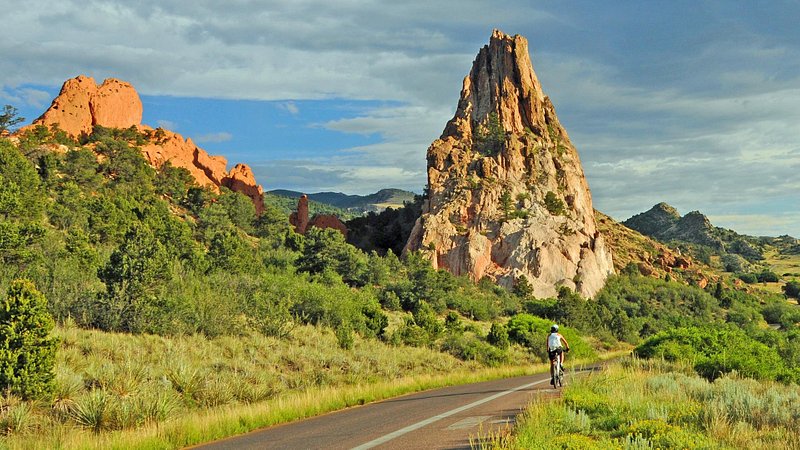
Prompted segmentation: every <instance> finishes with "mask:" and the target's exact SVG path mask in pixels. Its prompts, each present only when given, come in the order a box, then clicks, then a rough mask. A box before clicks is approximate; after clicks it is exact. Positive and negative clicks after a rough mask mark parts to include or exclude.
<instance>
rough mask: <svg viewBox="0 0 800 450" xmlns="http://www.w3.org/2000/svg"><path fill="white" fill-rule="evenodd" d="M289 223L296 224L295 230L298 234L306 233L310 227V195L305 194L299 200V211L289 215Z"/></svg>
mask: <svg viewBox="0 0 800 450" xmlns="http://www.w3.org/2000/svg"><path fill="white" fill-rule="evenodd" d="M289 223H290V224H292V226H294V231H295V232H297V233H298V234H306V229H308V196H307V195H306V194H303V195H301V196H300V199H299V200H297V211H295V212H293V213H292V214H291V215H290V216H289Z"/></svg>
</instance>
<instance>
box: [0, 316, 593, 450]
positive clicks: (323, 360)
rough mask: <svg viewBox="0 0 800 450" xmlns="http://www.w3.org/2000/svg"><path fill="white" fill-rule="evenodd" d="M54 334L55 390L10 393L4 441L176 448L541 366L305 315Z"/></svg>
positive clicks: (37, 444) (20, 445) (6, 443)
mask: <svg viewBox="0 0 800 450" xmlns="http://www.w3.org/2000/svg"><path fill="white" fill-rule="evenodd" d="M56 334H57V335H58V337H59V338H60V339H61V342H62V343H61V348H60V350H59V353H58V361H57V366H56V373H57V389H56V394H55V397H54V398H53V399H52V401H50V402H44V403H37V404H33V403H30V404H28V403H21V402H20V401H19V400H14V399H13V398H10V399H6V401H7V403H8V404H9V405H10V407H6V408H4V409H3V410H4V411H6V413H5V415H4V416H2V417H0V420H2V424H3V425H4V426H5V428H6V431H5V436H4V437H3V438H2V441H0V444H2V446H4V447H8V448H26V449H28V448H30V449H39V448H103V449H105V448H125V449H128V448H180V447H183V446H186V445H191V444H195V443H200V442H206V441H209V440H214V439H219V438H222V437H227V436H230V435H234V434H238V433H243V432H246V431H250V430H253V429H256V428H259V427H264V426H268V425H272V424H277V423H282V422H287V421H291V420H297V419H299V418H304V417H309V416H313V415H317V414H321V413H324V412H328V411H333V410H337V409H341V408H346V407H349V406H354V405H361V404H364V403H368V402H372V401H375V400H379V399H384V398H389V397H393V396H397V395H401V394H405V393H409V392H414V391H419V390H424V389H431V388H435V387H440V386H446V385H453V384H461V383H468V382H475V381H482V380H487V379H492V378H501V377H508V376H515V375H522V374H525V373H531V372H532V371H534V370H537V371H545V370H546V369H547V368H546V367H545V366H544V365H537V366H533V365H530V364H526V360H525V356H524V355H523V354H522V353H521V352H519V353H520V354H519V355H516V356H518V358H516V359H515V360H516V361H520V362H522V363H523V365H522V366H517V367H502V368H495V369H487V368H484V367H481V366H479V365H478V364H477V363H474V362H464V361H460V360H458V359H455V358H453V357H452V356H449V355H446V354H442V353H438V352H434V351H432V350H429V349H422V348H413V347H392V346H388V345H385V344H383V343H381V342H379V341H376V340H365V339H359V338H357V339H356V342H355V345H354V346H353V348H352V349H351V350H342V349H341V348H340V347H339V345H338V342H337V340H336V337H335V336H334V335H333V333H332V332H331V331H330V330H328V329H323V328H316V327H312V326H304V327H298V328H297V329H295V331H294V333H293V335H292V336H291V337H290V338H289V339H284V340H279V339H275V338H269V337H264V336H261V335H249V336H241V337H220V338H216V339H208V338H205V337H203V336H197V335H192V336H178V337H169V338H168V337H160V336H152V335H129V334H121V333H105V332H100V331H92V330H83V329H79V328H75V327H60V328H58V329H57V330H56ZM577 363H578V362H577V361H576V362H573V363H572V364H577ZM9 402H10V403H9ZM19 405H23V406H19Z"/></svg>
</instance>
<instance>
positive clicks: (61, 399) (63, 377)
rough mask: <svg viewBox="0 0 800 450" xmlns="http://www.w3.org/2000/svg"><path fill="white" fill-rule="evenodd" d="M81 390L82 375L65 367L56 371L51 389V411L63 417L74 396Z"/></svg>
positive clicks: (67, 412)
mask: <svg viewBox="0 0 800 450" xmlns="http://www.w3.org/2000/svg"><path fill="white" fill-rule="evenodd" d="M81 391H83V377H81V376H80V375H79V374H77V373H75V372H72V371H69V370H67V369H63V368H62V369H60V370H58V371H57V372H56V379H55V386H54V389H53V411H54V412H55V414H56V417H57V418H59V419H64V418H66V417H67V416H68V414H69V410H70V408H71V407H72V405H73V404H74V402H75V398H76V397H77V396H78V395H79V394H80V393H81Z"/></svg>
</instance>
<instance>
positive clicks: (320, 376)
mask: <svg viewBox="0 0 800 450" xmlns="http://www.w3.org/2000/svg"><path fill="white" fill-rule="evenodd" d="M142 139H145V137H143V136H141V135H140V134H139V132H138V131H137V130H136V129H133V128H132V129H127V130H116V129H106V128H101V127H97V128H95V131H94V133H93V134H92V135H91V136H88V137H87V138H86V139H84V140H83V141H82V142H74V141H72V140H70V139H69V138H67V137H66V136H65V135H64V134H63V132H60V131H59V130H58V129H57V128H53V129H47V128H44V127H37V128H35V129H33V130H31V131H29V132H27V133H26V134H24V135H22V136H21V137H20V138H19V139H18V141H16V142H12V141H11V140H8V139H0V181H1V182H0V259H2V262H3V264H2V265H0V295H3V296H5V298H6V299H9V298H18V297H19V296H18V295H17V294H16V293H17V292H18V291H16V290H14V289H17V288H14V286H21V285H24V286H26V289H27V291H26V292H28V294H26V295H27V297H25V298H35V299H41V304H42V305H45V307H44V309H46V311H44V310H43V311H42V312H43V313H46V315H49V316H50V317H52V318H53V319H54V320H55V322H56V323H57V324H58V326H57V327H56V331H55V336H56V337H57V338H58V341H59V343H58V348H57V353H56V364H55V369H54V372H53V373H52V374H51V375H52V377H49V375H47V374H44V375H45V376H44V378H48V377H49V378H52V379H53V382H52V383H49V384H48V383H44V384H43V386H45V387H43V388H42V390H41V391H39V392H28V391H26V390H24V389H21V388H20V387H19V386H17V385H15V384H14V383H16V381H14V379H10V381H6V382H5V383H6V384H5V385H4V386H2V388H3V389H4V392H5V394H4V395H3V397H2V401H3V406H2V408H0V424H3V427H2V429H3V430H4V431H3V433H4V435H5V437H4V438H3V439H4V442H5V443H6V444H8V445H10V446H28V447H41V446H42V445H43V444H42V442H41V441H37V439H40V438H41V437H43V436H44V437H48V436H53V438H52V439H55V440H56V441H52V442H48V443H47V444H44V446H56V445H58V444H57V442H60V441H58V439H62V438H63V439H64V441H63V442H65V444H64V445H70V444H68V443H66V442H67V441H66V439H67V438H66V437H65V436H67V435H68V434H70V433H71V431H70V430H74V429H75V428H76V427H77V428H79V429H82V430H85V432H86V433H87V434H88V435H91V434H92V433H99V434H98V436H101V437H99V438H98V439H100V441H99V442H102V439H104V438H103V437H102V436H105V434H104V433H106V432H108V431H115V430H116V431H120V430H135V429H138V428H140V427H143V426H145V427H146V426H152V425H157V424H161V423H164V422H165V421H167V420H171V421H176V422H177V423H178V424H180V423H182V422H181V421H183V420H188V419H186V418H188V417H192V415H193V414H197V413H198V412H201V411H209V410H212V409H218V408H220V407H223V406H224V407H238V406H243V405H248V404H260V403H262V402H267V401H273V400H276V399H280V398H282V397H283V396H284V395H288V394H289V393H298V392H306V391H308V390H309V389H312V388H313V389H317V388H332V389H333V388H336V387H340V386H353V385H360V384H369V383H374V382H376V381H378V380H387V379H392V378H395V377H397V376H399V375H400V374H405V375H408V376H421V375H422V374H443V375H446V374H448V373H450V372H451V371H453V370H455V369H464V370H470V371H478V370H479V369H481V368H487V367H496V366H504V365H520V364H523V365H527V364H531V363H534V362H540V361H544V359H545V355H544V354H543V349H542V348H541V342H542V340H543V337H544V335H545V334H546V332H547V329H548V327H549V325H550V324H551V323H552V322H554V321H555V322H558V323H559V324H563V325H564V333H565V334H567V335H568V336H569V339H570V342H571V343H572V344H573V345H574V349H575V353H576V354H577V355H578V356H584V357H587V358H592V357H594V356H596V355H597V354H598V352H602V351H605V350H609V349H616V348H625V347H626V346H628V345H630V344H634V345H639V344H642V345H643V347H641V348H652V349H653V352H652V355H654V356H656V357H659V358H662V357H663V358H670V357H671V356H670V355H673V354H674V352H671V350H670V349H671V348H673V347H674V346H675V345H677V346H680V345H684V343H683V340H682V339H688V338H691V337H692V336H693V334H692V333H695V332H693V331H692V332H686V333H683V334H681V333H678V334H674V335H671V334H669V333H674V330H675V329H676V327H682V328H686V329H688V330H693V329H698V328H702V329H714V330H716V329H719V330H728V329H731V328H732V327H738V328H741V329H743V330H744V331H742V332H741V333H742V334H741V335H736V336H735V337H736V338H737V339H739V341H741V346H742V347H741V348H750V347H753V348H760V347H758V346H759V345H767V346H770V348H773V349H776V350H777V351H779V352H780V355H781V357H782V358H784V365H783V366H781V367H780V370H774V371H770V370H761V369H759V368H758V367H756V368H755V369H754V370H755V371H754V372H753V376H756V377H758V378H762V379H778V380H780V381H782V382H784V383H794V382H797V367H798V366H799V365H800V351H798V350H797V348H798V344H797V343H798V332H797V325H796V324H797V322H798V321H800V319H798V316H797V308H796V306H794V305H789V304H788V303H786V301H785V298H784V297H783V295H778V294H773V295H771V296H770V295H767V294H764V295H762V294H758V295H756V294H748V293H746V292H742V291H738V290H734V289H732V288H731V285H730V284H728V283H723V282H721V283H716V284H713V283H712V284H710V285H709V286H708V287H707V288H706V290H702V289H698V288H697V287H693V286H689V285H686V284H684V283H681V282H678V281H676V280H675V279H671V280H666V279H662V278H653V277H644V276H641V275H640V274H639V272H638V271H637V270H627V268H625V269H624V270H622V271H621V272H620V274H619V275H617V276H613V277H611V278H610V279H609V280H608V283H607V285H606V287H605V288H604V289H603V290H602V291H601V292H600V293H599V294H598V295H597V296H596V298H595V299H593V300H587V299H585V298H582V297H581V296H580V295H578V294H576V293H574V292H573V291H571V290H570V289H568V288H565V287H562V289H560V290H559V293H558V296H557V297H556V298H549V299H542V298H534V297H533V296H532V294H531V292H532V291H531V288H530V285H529V284H527V282H526V280H525V279H524V278H520V279H519V280H518V283H517V284H516V286H515V288H514V290H513V291H507V290H505V289H502V288H499V287H498V286H496V285H494V284H493V283H492V282H491V281H490V280H486V279H485V280H481V281H479V282H478V283H475V282H473V281H471V280H469V279H467V278H463V277H455V276H453V275H452V274H450V273H449V272H446V271H437V270H433V268H432V267H431V265H430V263H429V262H428V261H427V260H425V259H423V258H422V257H420V255H418V254H415V253H410V254H409V255H407V256H406V257H404V258H402V259H401V258H399V257H398V256H397V253H396V252H395V251H394V250H395V249H396V248H397V247H396V244H397V243H398V242H400V241H402V238H398V237H397V235H395V234H391V235H390V237H387V239H386V241H385V242H383V241H380V240H374V239H372V240H371V238H370V235H371V231H370V229H372V230H374V229H375V228H374V227H375V225H374V222H369V221H367V222H366V223H365V226H364V228H363V230H366V231H364V234H363V236H364V239H365V241H364V242H372V243H373V244H374V246H373V249H375V250H376V251H371V252H370V253H365V252H363V251H361V250H359V249H358V248H356V247H354V246H352V245H350V244H348V243H347V242H345V240H344V237H343V236H342V235H341V234H339V233H338V232H336V231H333V230H320V229H315V228H312V229H311V230H309V232H308V233H307V234H306V235H305V236H302V235H298V234H295V233H294V232H293V231H292V230H291V229H290V227H289V225H288V223H287V216H286V214H285V213H284V212H282V211H280V210H279V209H278V208H277V207H276V206H275V205H273V204H270V203H269V202H268V203H267V204H265V211H264V213H263V214H262V215H261V216H258V217H257V216H256V215H255V208H254V205H253V203H252V202H251V200H250V199H249V198H247V197H245V196H243V195H241V194H238V193H235V192H232V191H229V190H226V189H224V188H223V189H222V190H221V191H220V192H214V191H212V190H210V189H208V188H203V187H199V186H197V185H195V183H194V179H193V178H192V177H191V176H190V175H189V173H188V172H186V171H185V170H183V169H180V168H175V167H173V166H171V165H169V164H165V165H163V166H161V167H158V168H153V167H151V166H149V165H148V164H147V163H146V161H145V160H144V159H143V158H142V155H141V153H140V151H139V150H138V149H137V147H136V146H137V145H139V144H140V143H141V142H142ZM415 205H416V204H407V205H406V207H405V208H404V209H402V210H392V211H389V212H385V213H382V214H376V215H372V216H369V217H370V220H385V221H386V223H397V231H398V233H403V232H404V230H405V228H404V227H405V226H406V225H405V224H408V223H409V222H410V219H411V216H412V215H413V214H412V213H410V212H409V211H413V208H415V207H418V206H415ZM371 227H372V228H371ZM389 249H392V250H393V251H388V250H389ZM379 251H380V252H379ZM384 251H385V253H384ZM626 267H627V266H626ZM19 279H27V280H30V281H31V283H27V282H18V281H15V280H19ZM9 303H10V302H9ZM23 309H24V308H23ZM14 320H16V319H14ZM42 320H46V319H45V318H43V319H42ZM768 322H769V323H773V324H780V326H781V328H780V330H771V329H769V328H768V327H767V323H768ZM51 323H52V322H51ZM670 342H675V344H670ZM48 345H49V344H48ZM647 346H649V347H647ZM642 354H643V356H650V355H649V354H648V355H645V354H644V353H642ZM681 354H686V352H684V353H680V352H678V355H681ZM742 354H743V355H744V356H747V355H749V354H750V353H747V352H743V353H742ZM752 354H753V355H756V356H757V355H758V354H759V353H752ZM0 356H1V355H0ZM0 359H2V358H0ZM0 362H1V361H0ZM715 364H716V365H714V366H713V367H714V370H713V371H711V372H709V373H710V375H709V373H703V375H704V376H708V377H709V378H710V379H712V378H717V377H719V376H722V375H724V374H725V373H729V372H732V371H734V370H740V368H739V367H740V366H736V365H731V364H727V362H726V361H722V362H719V361H717V362H715ZM743 364H744V363H743ZM42 367H44V365H43V366H42ZM37 370H38V369H37ZM41 370H44V371H46V369H41ZM748 374H749V373H748ZM0 381H2V380H0ZM284 420H285V419H284ZM179 426H180V425H176V427H179ZM237 431H242V430H241V429H237ZM231 432H233V431H231ZM59 436H61V437H59ZM54 442H55V443H54Z"/></svg>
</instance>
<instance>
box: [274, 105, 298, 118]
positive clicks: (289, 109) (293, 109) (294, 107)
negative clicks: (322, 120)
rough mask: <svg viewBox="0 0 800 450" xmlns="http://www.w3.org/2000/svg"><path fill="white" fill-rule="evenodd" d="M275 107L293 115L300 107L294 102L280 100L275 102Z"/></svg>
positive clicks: (296, 113)
mask: <svg viewBox="0 0 800 450" xmlns="http://www.w3.org/2000/svg"><path fill="white" fill-rule="evenodd" d="M277 107H278V109H281V110H283V111H286V112H288V113H289V114H291V115H293V116H296V115H298V114H300V108H299V107H298V106H297V104H296V103H295V102H280V103H278V104H277Z"/></svg>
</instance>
